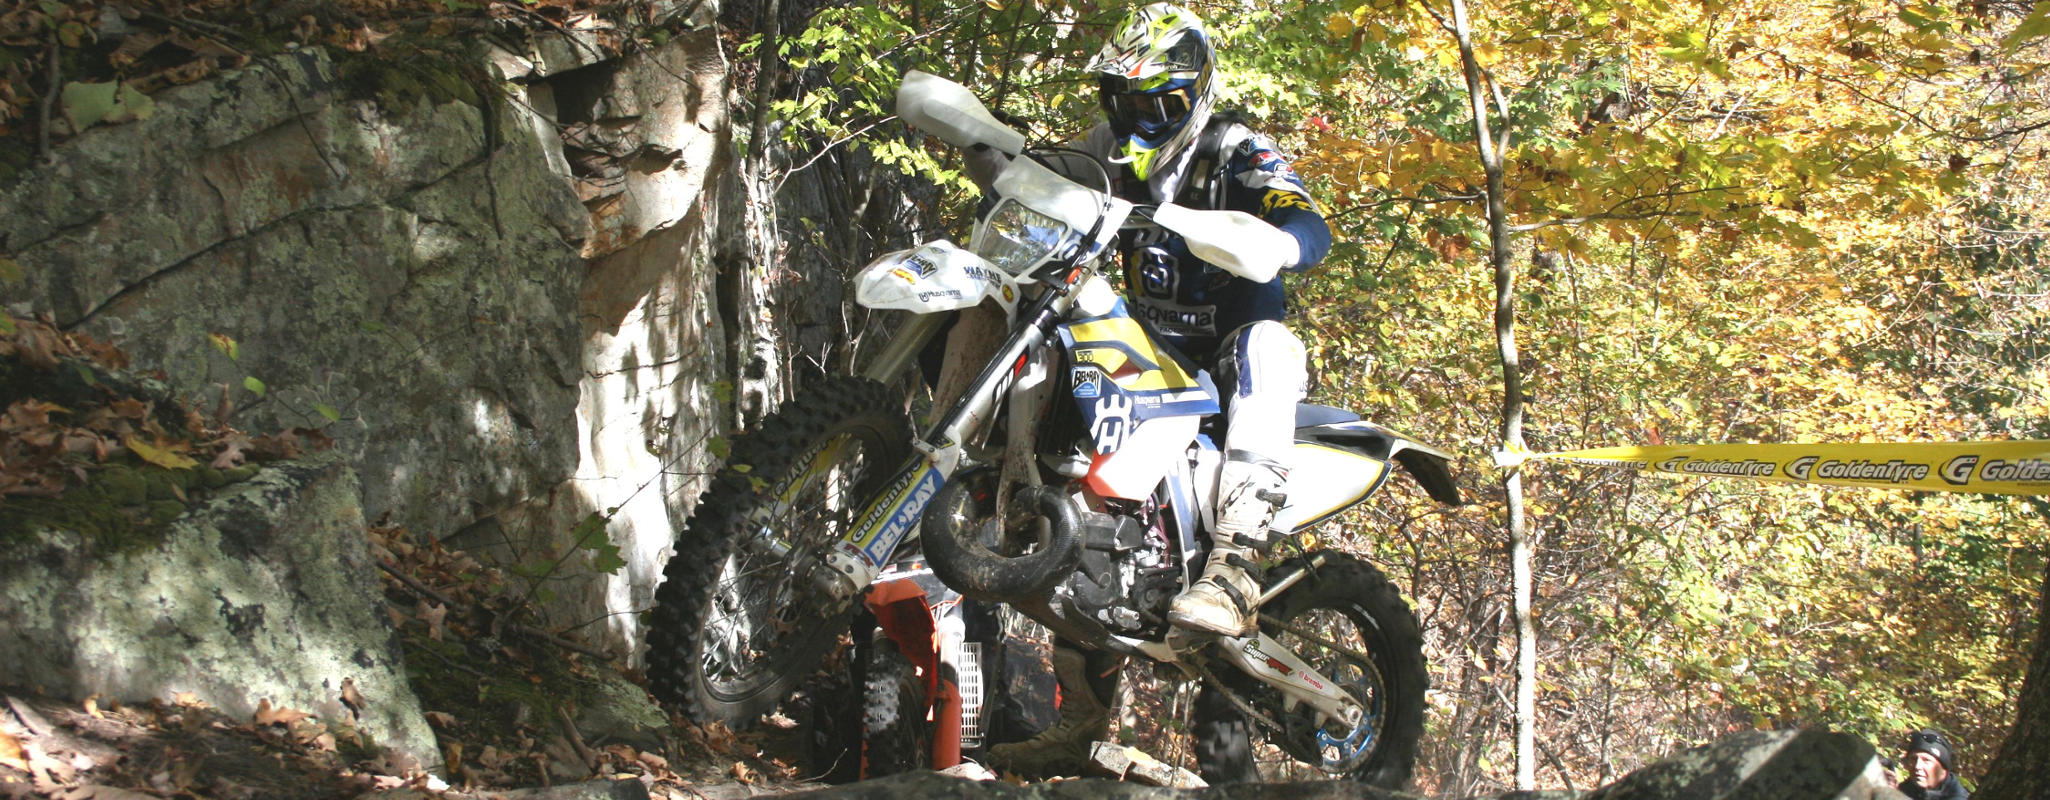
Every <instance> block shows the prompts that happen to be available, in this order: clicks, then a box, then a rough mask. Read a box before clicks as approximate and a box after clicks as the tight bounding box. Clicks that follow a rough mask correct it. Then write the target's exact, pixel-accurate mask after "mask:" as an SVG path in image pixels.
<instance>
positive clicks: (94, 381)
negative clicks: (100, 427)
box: [0, 315, 100, 386]
mask: <svg viewBox="0 0 2050 800" xmlns="http://www.w3.org/2000/svg"><path fill="white" fill-rule="evenodd" d="M0 319H6V317H5V316H4V315H0ZM8 324H9V326H12V325H13V321H12V320H8ZM71 371H72V372H74V373H77V375H78V379H79V380H81V381H84V382H85V385H87V386H98V385H100V379H99V378H97V377H94V376H93V368H92V367H88V366H86V365H85V362H83V361H73V362H71Z"/></svg>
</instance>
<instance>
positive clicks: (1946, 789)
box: [1900, 729, 1972, 800]
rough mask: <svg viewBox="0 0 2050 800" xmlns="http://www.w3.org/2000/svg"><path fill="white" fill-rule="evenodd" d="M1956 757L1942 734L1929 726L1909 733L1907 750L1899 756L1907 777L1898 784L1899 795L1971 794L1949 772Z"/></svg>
mask: <svg viewBox="0 0 2050 800" xmlns="http://www.w3.org/2000/svg"><path fill="white" fill-rule="evenodd" d="M1955 757H1956V753H1955V752H1954V751H1952V750H1951V747H1950V742H1949V741H1947V740H1945V739H1944V738H1943V734H1940V733H1937V732H1935V731H1932V730H1928V729H1923V730H1919V731H1915V732H1914V733H1911V734H1908V749H1907V753H1906V754H1905V755H1903V756H1902V757H1901V759H1902V761H1904V762H1906V763H1907V765H1908V779H1907V780H1906V781H1904V782H1902V783H1901V785H1900V790H1901V794H1904V795H1907V796H1908V798H1909V800H1968V798H1970V797H1971V796H1972V793H1971V792H1967V791H1965V787H1964V785H1963V784H1960V783H1958V781H1957V776H1956V775H1952V774H1951V773H1950V769H1951V766H1952V765H1953V764H1955V763H1956V761H1955V760H1954V759H1955Z"/></svg>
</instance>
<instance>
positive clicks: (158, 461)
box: [121, 434, 199, 469]
mask: <svg viewBox="0 0 2050 800" xmlns="http://www.w3.org/2000/svg"><path fill="white" fill-rule="evenodd" d="M121 443H122V444H125V445H128V449H129V450H130V451H132V452H134V453H135V454H136V455H137V456H141V457H142V460H144V461H147V462H149V463H151V464H155V465H157V466H159V467H163V468H164V469H191V468H193V467H197V466H199V462H197V461H194V460H192V459H190V458H187V457H185V456H184V455H181V454H179V453H177V452H174V451H173V450H172V449H171V447H173V446H175V445H173V443H170V442H165V441H162V440H159V441H158V442H157V443H156V444H149V443H147V442H144V441H143V440H142V437H140V436H135V435H132V434H131V435H130V436H128V437H127V438H125V439H122V440H121Z"/></svg>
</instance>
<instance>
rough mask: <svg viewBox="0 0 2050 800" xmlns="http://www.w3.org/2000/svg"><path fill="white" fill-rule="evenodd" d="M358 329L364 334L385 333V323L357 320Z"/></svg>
mask: <svg viewBox="0 0 2050 800" xmlns="http://www.w3.org/2000/svg"><path fill="white" fill-rule="evenodd" d="M356 327H357V328H358V329H360V330H362V331H363V332H364V333H383V332H384V323H382V322H378V321H377V320H373V319H364V320H357V321H356Z"/></svg>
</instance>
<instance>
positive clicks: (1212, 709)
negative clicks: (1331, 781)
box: [1194, 553, 1430, 789]
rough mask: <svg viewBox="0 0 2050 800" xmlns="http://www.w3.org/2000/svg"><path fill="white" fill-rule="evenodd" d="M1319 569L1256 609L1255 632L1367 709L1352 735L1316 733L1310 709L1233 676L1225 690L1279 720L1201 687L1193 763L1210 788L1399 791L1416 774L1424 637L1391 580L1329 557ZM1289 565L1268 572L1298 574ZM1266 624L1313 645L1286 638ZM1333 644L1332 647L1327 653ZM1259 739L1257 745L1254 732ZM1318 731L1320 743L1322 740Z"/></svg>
mask: <svg viewBox="0 0 2050 800" xmlns="http://www.w3.org/2000/svg"><path fill="white" fill-rule="evenodd" d="M1325 558H1326V561H1325V564H1324V565H1323V566H1321V567H1318V568H1317V571H1316V572H1315V573H1314V574H1312V575H1310V576H1308V577H1305V578H1303V580H1302V581H1300V582H1298V583H1297V584H1296V585H1295V586H1293V587H1290V588H1289V590H1288V591H1286V592H1283V593H1282V594H1281V596H1279V597H1276V598H1275V599H1274V600H1272V601H1270V602H1269V603H1268V604H1267V606H1266V607H1264V608H1262V609H1261V613H1262V616H1263V621H1262V623H1261V629H1262V630H1263V631H1265V632H1266V633H1267V634H1268V635H1269V636H1273V637H1274V638H1275V639H1276V640H1278V641H1279V642H1280V643H1281V644H1282V645H1284V646H1286V647H1288V648H1289V649H1291V650H1293V651H1294V652H1295V654H1296V655H1298V656H1301V657H1302V659H1303V660H1304V661H1307V662H1309V664H1310V666H1312V667H1315V668H1316V669H1317V671H1318V672H1321V673H1323V674H1324V675H1325V676H1326V677H1329V678H1331V679H1332V680H1334V681H1336V682H1337V683H1338V685H1339V686H1342V687H1344V688H1345V689H1346V690H1347V691H1349V692H1351V693H1352V695H1353V697H1355V698H1358V699H1359V700H1361V701H1362V702H1363V703H1364V704H1365V705H1366V708H1367V715H1366V719H1365V720H1364V721H1363V722H1362V724H1361V726H1360V727H1359V728H1357V729H1351V730H1338V728H1340V727H1342V726H1341V725H1339V724H1337V723H1331V724H1327V725H1324V726H1322V727H1320V726H1319V725H1318V724H1317V722H1316V720H1315V719H1314V718H1313V717H1312V716H1311V711H1310V709H1309V707H1308V705H1307V704H1305V705H1301V706H1298V707H1297V710H1296V711H1295V712H1284V711H1283V710H1282V703H1281V702H1280V700H1281V695H1280V693H1279V692H1277V691H1275V690H1273V689H1272V688H1269V687H1267V686H1265V685H1263V684H1260V683H1259V682H1257V681H1255V680H1253V679H1252V678H1251V677H1249V676H1247V675H1245V674H1244V673H1241V672H1239V671H1237V670H1230V671H1229V674H1222V675H1220V676H1219V677H1221V678H1222V679H1224V680H1225V682H1226V684H1227V686H1226V688H1227V689H1229V690H1230V691H1232V692H1234V693H1236V694H1237V695H1238V696H1239V697H1241V698H1245V699H1247V700H1248V701H1249V702H1250V703H1251V704H1252V705H1253V706H1254V707H1255V708H1258V709H1260V710H1261V711H1262V712H1263V713H1266V714H1268V715H1269V716H1270V717H1272V718H1274V719H1275V720H1276V721H1278V722H1280V723H1281V725H1282V727H1283V730H1281V731H1271V730H1267V729H1265V727H1264V726H1261V725H1258V724H1256V723H1254V722H1253V721H1252V720H1250V719H1248V718H1247V717H1246V715H1245V714H1244V713H1242V712H1241V711H1240V710H1239V709H1238V707H1237V706H1236V705H1234V704H1233V703H1232V702H1231V700H1230V699H1229V698H1227V697H1225V696H1224V694H1223V692H1221V691H1219V690H1218V689H1217V688H1216V687H1212V686H1209V685H1205V686H1204V687H1203V689H1202V691H1201V693H1200V694H1199V695H1198V696H1197V699H1196V707H1195V714H1194V716H1195V740H1196V741H1195V747H1196V761H1197V765H1198V767H1199V769H1200V770H1201V772H1202V775H1203V779H1204V780H1205V781H1208V782H1210V783H1212V784H1219V783H1248V782H1258V781H1278V780H1303V779H1314V778H1319V777H1334V778H1344V779H1347V780H1353V781H1358V782H1360V783H1365V784H1368V785H1371V786H1377V787H1381V788H1384V789H1401V788H1403V787H1404V786H1405V785H1407V784H1408V783H1409V778H1410V774H1411V772H1412V771H1413V770H1414V769H1415V767H1416V755H1417V744H1418V742H1419V740H1421V739H1422V738H1423V730H1424V692H1425V690H1426V689H1428V688H1430V677H1429V675H1428V673H1427V672H1426V671H1425V668H1424V655H1423V635H1422V633H1421V632H1420V629H1419V626H1418V625H1417V619H1416V613H1415V612H1413V611H1411V610H1410V607H1409V604H1408V603H1407V602H1404V601H1403V599H1402V593H1401V592H1400V591H1398V590H1397V589H1396V588H1395V586H1394V585H1393V584H1391V583H1389V582H1388V578H1387V577H1386V576H1384V575H1382V574H1381V571H1380V570H1378V569H1375V568H1374V567H1373V565H1371V564H1368V563H1366V562H1364V561H1361V560H1359V559H1358V558H1355V557H1352V556H1348V555H1344V554H1342V553H1327V554H1326V555H1325ZM1300 568H1301V565H1300V563H1299V562H1292V563H1291V564H1288V565H1284V566H1282V567H1281V568H1278V569H1276V570H1273V571H1271V572H1270V573H1269V574H1270V575H1275V576H1279V575H1284V574H1287V573H1289V572H1292V571H1294V570H1295V569H1300ZM1266 617H1272V618H1273V619H1275V620H1280V621H1281V622H1283V623H1284V624H1286V625H1287V626H1289V627H1291V628H1295V629H1298V630H1301V631H1306V632H1309V633H1311V634H1312V635H1313V636H1314V638H1310V637H1304V636H1301V635H1298V634H1296V633H1291V632H1288V631H1285V630H1284V629H1283V628H1282V627H1281V626H1279V625H1275V624H1273V623H1272V622H1269V621H1266V620H1265V619H1264V618H1266ZM1333 645H1336V646H1337V649H1334V648H1333ZM1255 729H1259V730H1260V733H1261V734H1262V738H1264V743H1263V742H1256V741H1255V736H1254V731H1255ZM1320 734H1321V736H1320Z"/></svg>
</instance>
